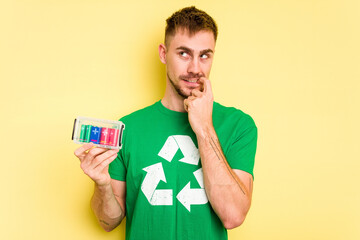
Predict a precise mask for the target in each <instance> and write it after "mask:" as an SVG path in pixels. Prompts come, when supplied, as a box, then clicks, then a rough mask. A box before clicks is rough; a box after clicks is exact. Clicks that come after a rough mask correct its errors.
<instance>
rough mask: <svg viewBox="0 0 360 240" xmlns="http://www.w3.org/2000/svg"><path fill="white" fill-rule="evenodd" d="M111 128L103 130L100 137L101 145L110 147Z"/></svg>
mask: <svg viewBox="0 0 360 240" xmlns="http://www.w3.org/2000/svg"><path fill="white" fill-rule="evenodd" d="M109 137H110V135H109V128H105V127H104V128H102V129H101V137H100V144H103V145H108V144H109Z"/></svg>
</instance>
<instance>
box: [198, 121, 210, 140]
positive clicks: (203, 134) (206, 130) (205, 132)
mask: <svg viewBox="0 0 360 240" xmlns="http://www.w3.org/2000/svg"><path fill="white" fill-rule="evenodd" d="M213 133H215V129H214V126H213V125H212V123H211V124H204V125H203V126H202V127H201V129H199V130H198V131H196V132H195V134H196V137H197V139H198V141H200V140H205V139H206V138H208V137H209V136H211V135H212V134H213Z"/></svg>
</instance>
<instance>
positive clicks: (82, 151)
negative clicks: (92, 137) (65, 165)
mask: <svg viewBox="0 0 360 240" xmlns="http://www.w3.org/2000/svg"><path fill="white" fill-rule="evenodd" d="M93 146H94V144H93V143H91V142H90V143H86V144H84V145H82V146H81V147H79V148H77V149H76V150H75V151H74V155H75V156H76V157H78V158H79V159H80V161H81V160H82V159H83V158H84V156H85V155H86V151H88V150H90V149H91V148H92V147H93Z"/></svg>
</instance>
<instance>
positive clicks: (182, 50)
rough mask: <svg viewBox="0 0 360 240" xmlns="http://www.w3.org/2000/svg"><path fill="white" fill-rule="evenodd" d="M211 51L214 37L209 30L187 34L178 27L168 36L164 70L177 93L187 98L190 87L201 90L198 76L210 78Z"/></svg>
mask: <svg viewBox="0 0 360 240" xmlns="http://www.w3.org/2000/svg"><path fill="white" fill-rule="evenodd" d="M214 52H215V39H214V35H213V33H212V32H211V31H200V32H197V33H196V34H194V35H192V36H190V35H189V34H188V32H187V31H181V30H178V31H177V32H176V34H175V35H174V36H172V37H170V38H169V41H168V46H166V74H167V81H169V82H170V84H171V85H172V86H173V89H174V90H175V91H176V92H177V94H179V95H180V96H181V97H183V98H187V97H189V96H190V95H191V91H192V90H193V89H199V90H201V88H202V86H200V83H199V78H200V77H206V78H209V75H210V70H211V65H212V61H213V56H214Z"/></svg>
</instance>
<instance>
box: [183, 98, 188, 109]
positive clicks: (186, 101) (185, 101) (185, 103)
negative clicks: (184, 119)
mask: <svg viewBox="0 0 360 240" xmlns="http://www.w3.org/2000/svg"><path fill="white" fill-rule="evenodd" d="M184 109H185V111H188V100H187V99H185V100H184Z"/></svg>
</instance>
